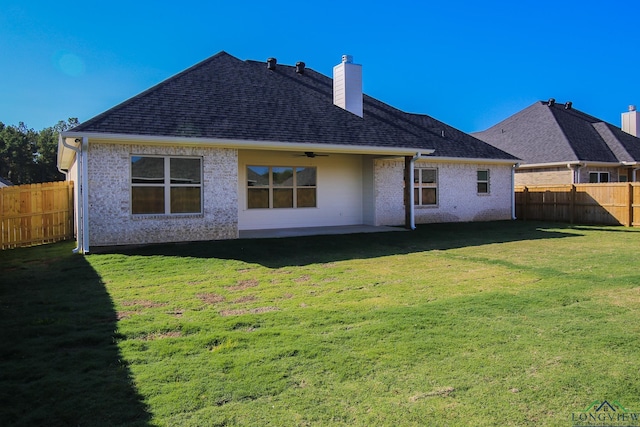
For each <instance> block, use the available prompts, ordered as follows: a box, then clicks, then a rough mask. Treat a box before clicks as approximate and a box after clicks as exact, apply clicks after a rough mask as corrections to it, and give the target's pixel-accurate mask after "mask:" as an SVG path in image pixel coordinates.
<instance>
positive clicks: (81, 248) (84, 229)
mask: <svg viewBox="0 0 640 427" xmlns="http://www.w3.org/2000/svg"><path fill="white" fill-rule="evenodd" d="M60 140H61V141H62V145H63V146H65V147H66V148H68V149H70V150H72V151H73V152H75V153H76V158H77V159H78V160H77V161H78V170H77V175H78V176H77V178H76V179H77V181H78V200H77V206H78V218H77V223H78V231H77V236H76V242H77V246H76V248H75V249H74V250H73V253H85V254H86V253H89V237H88V230H89V218H88V215H87V212H88V210H89V202H88V198H87V192H86V188H87V147H88V146H89V139H88V138H87V137H82V141H80V140H79V139H76V142H81V145H80V147H74V146H73V145H69V144H67V141H66V138H64V137H62V136H60ZM58 170H59V171H60V172H62V173H64V174H65V176H68V174H69V172H68V171H66V172H65V171H63V170H61V169H60V168H59V167H58Z"/></svg>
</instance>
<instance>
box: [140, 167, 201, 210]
mask: <svg viewBox="0 0 640 427" xmlns="http://www.w3.org/2000/svg"><path fill="white" fill-rule="evenodd" d="M153 159H159V160H162V167H161V171H162V174H161V175H160V174H158V172H160V169H159V168H157V167H156V168H155V169H156V170H154V171H153V172H154V173H156V174H157V175H155V176H151V177H147V176H135V172H134V169H135V166H134V164H135V163H136V162H137V161H145V160H147V161H150V162H153ZM188 160H197V161H198V167H197V169H198V170H197V172H196V173H194V172H193V171H189V173H188V174H190V175H192V176H193V178H192V179H188V178H184V177H181V176H180V175H181V173H180V172H181V171H180V170H179V168H178V166H179V163H180V162H183V161H188ZM172 161H173V162H172ZM130 164H131V212H132V214H134V215H185V214H201V213H202V158H200V157H168V156H146V155H145V156H131V162H130ZM172 166H174V168H172ZM151 169H152V170H153V169H154V168H153V167H152V168H151ZM136 181H137V182H136ZM145 181H146V182H145ZM196 206H197V208H195V207H196Z"/></svg>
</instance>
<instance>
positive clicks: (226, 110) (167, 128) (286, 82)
mask: <svg viewBox="0 0 640 427" xmlns="http://www.w3.org/2000/svg"><path fill="white" fill-rule="evenodd" d="M442 130H444V131H445V137H442V134H441V131H442ZM73 131H75V132H96V133H110V134H124V135H146V136H168V137H185V138H191V137H193V138H196V137H197V138H216V139H225V138H228V139H233V140H249V141H274V142H275V141H278V142H291V143H318V144H337V145H352V146H377V147H402V148H411V149H416V150H430V149H435V150H436V151H435V153H434V156H440V157H466V158H487V159H513V156H511V155H509V154H507V153H505V152H503V151H500V150H498V149H496V148H494V147H491V146H489V145H487V144H485V143H483V142H482V141H480V140H478V139H476V138H474V137H472V136H470V135H468V134H465V133H463V132H460V131H458V130H456V129H454V128H452V127H450V126H448V125H445V124H444V123H441V122H438V121H437V120H435V119H432V118H431V117H428V116H423V115H416V114H409V113H405V112H402V111H400V110H398V109H395V108H393V107H391V106H389V105H387V104H385V103H383V102H380V101H378V100H375V99H373V98H371V97H368V96H366V95H365V96H364V114H363V117H362V118H361V117H358V116H356V115H354V114H351V113H349V112H347V111H345V110H343V109H342V108H340V107H337V106H335V105H333V84H332V80H331V79H330V78H329V77H327V76H325V75H323V74H320V73H317V72H315V71H313V70H312V69H310V68H307V69H305V72H304V74H297V73H296V72H295V67H292V66H286V65H278V66H277V67H276V69H275V70H268V69H267V67H266V64H265V63H264V62H257V61H242V60H239V59H237V58H235V57H233V56H231V55H229V54H227V53H225V52H220V53H218V54H216V55H214V56H212V57H211V58H208V59H206V60H204V61H202V62H200V63H199V64H196V65H194V66H193V67H191V68H189V69H187V70H185V71H183V72H181V73H179V74H177V75H175V76H173V77H171V78H169V79H167V80H165V81H164V82H162V83H160V84H158V85H156V86H154V87H152V88H150V89H148V90H146V91H145V92H142V93H141V94H139V95H137V96H135V97H133V98H131V99H129V100H127V101H125V102H123V103H122V104H120V105H117V106H115V107H113V108H112V109H110V110H108V111H106V112H105V113H103V114H100V115H99V116H96V117H94V118H93V119H90V120H88V121H87V122H85V123H83V124H81V125H79V126H77V127H76V128H74V129H73Z"/></svg>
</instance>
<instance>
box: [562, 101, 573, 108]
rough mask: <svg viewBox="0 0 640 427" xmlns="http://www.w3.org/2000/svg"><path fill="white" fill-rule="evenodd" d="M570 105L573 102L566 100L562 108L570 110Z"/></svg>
mask: <svg viewBox="0 0 640 427" xmlns="http://www.w3.org/2000/svg"><path fill="white" fill-rule="evenodd" d="M572 106H573V102H571V101H567V102H566V104H564V109H565V110H571V107H572Z"/></svg>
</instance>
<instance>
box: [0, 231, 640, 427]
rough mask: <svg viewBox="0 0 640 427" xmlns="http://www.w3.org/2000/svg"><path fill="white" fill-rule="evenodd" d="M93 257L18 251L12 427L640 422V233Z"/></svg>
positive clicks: (427, 236)
mask: <svg viewBox="0 0 640 427" xmlns="http://www.w3.org/2000/svg"><path fill="white" fill-rule="evenodd" d="M73 247H74V244H73V243H70V242H66V243H60V244H53V245H47V246H41V247H35V248H28V249H16V250H10V251H4V252H0V339H1V341H0V342H1V344H0V425H2V426H9V425H19V426H36V425H47V426H58V425H73V426H77V425H80V426H100V425H104V426H115V425H127V426H129V425H139V426H149V425H154V426H155V425H159V426H269V425H271V426H374V425H375V426H398V425H400V426H425V425H437V426H445V425H450V426H464V425H473V426H494V425H500V426H509V425H512V426H541V425H545V426H546V425H550V426H571V425H573V424H572V417H574V419H576V416H577V415H576V414H580V413H581V411H583V410H585V408H587V407H588V406H589V405H590V404H591V403H592V402H594V401H596V400H597V401H604V400H608V401H609V402H613V401H617V402H619V403H620V404H622V405H624V407H626V409H627V410H629V411H630V413H633V412H640V380H639V379H638V374H639V373H640V305H639V303H640V268H639V266H640V262H639V261H638V257H639V255H638V248H640V229H638V230H636V229H629V228H622V227H569V226H565V225H562V224H550V223H536V222H493V223H480V224H449V225H429V226H419V228H418V229H417V230H416V231H414V232H400V233H380V234H360V235H345V236H316V237H301V238H289V239H266V240H253V241H251V240H237V241H224V242H207V243H193V244H176V245H162V246H150V247H144V248H136V249H119V250H118V251H114V252H111V253H101V254H91V255H88V256H84V257H83V256H79V255H73V254H72V253H71V249H72V248H73ZM620 411H621V409H620ZM630 425H636V424H630Z"/></svg>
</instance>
